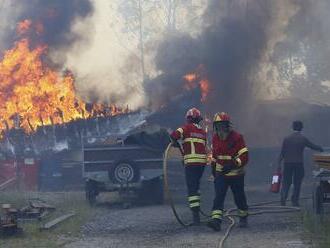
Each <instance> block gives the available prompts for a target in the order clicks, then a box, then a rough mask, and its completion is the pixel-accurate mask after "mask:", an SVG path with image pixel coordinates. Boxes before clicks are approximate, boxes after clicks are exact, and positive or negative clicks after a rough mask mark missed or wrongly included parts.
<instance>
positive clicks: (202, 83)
mask: <svg viewBox="0 0 330 248" xmlns="http://www.w3.org/2000/svg"><path fill="white" fill-rule="evenodd" d="M204 71H205V69H204V66H203V65H200V66H198V68H197V70H196V72H193V73H189V74H186V75H185V76H183V79H184V80H185V84H184V87H185V89H186V90H192V89H194V88H196V87H199V88H200V90H201V95H202V96H201V101H202V102H205V101H206V99H207V96H208V94H209V92H210V83H209V81H208V79H207V77H206V75H205V73H204Z"/></svg>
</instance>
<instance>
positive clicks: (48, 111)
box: [0, 20, 128, 132]
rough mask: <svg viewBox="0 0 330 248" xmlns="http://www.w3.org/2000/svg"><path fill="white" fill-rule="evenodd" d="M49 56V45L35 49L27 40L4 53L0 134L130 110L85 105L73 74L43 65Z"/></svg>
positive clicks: (37, 27)
mask: <svg viewBox="0 0 330 248" xmlns="http://www.w3.org/2000/svg"><path fill="white" fill-rule="evenodd" d="M31 25H32V22H31V21H28V20H25V21H23V22H21V23H19V24H18V26H17V31H18V34H24V33H26V32H27V30H28V29H29V28H30V27H31ZM34 28H35V32H36V33H38V32H41V31H42V26H40V24H38V23H37V24H36V25H34ZM46 56H47V46H46V45H37V46H35V47H33V48H32V46H31V44H30V41H29V39H28V38H26V37H25V38H22V39H21V40H19V41H17V42H16V43H15V45H14V47H13V48H12V49H10V50H7V51H6V52H5V53H4V56H3V58H2V61H0V117H1V122H0V129H1V130H0V131H3V130H4V129H8V128H12V127H14V126H16V127H17V126H19V127H21V128H23V129H24V130H25V131H27V132H31V131H35V130H36V128H37V127H38V126H41V125H48V124H61V123H66V122H70V121H72V120H76V119H79V118H84V119H86V118H91V117H95V116H112V115H115V114H118V113H122V112H127V111H128V110H127V109H120V108H117V107H115V106H112V105H103V104H93V105H89V104H86V103H85V102H84V101H82V100H81V99H80V98H79V97H78V96H77V95H76V93H75V89H74V77H73V75H72V73H70V72H69V71H65V72H63V73H59V72H58V71H56V70H53V69H52V68H51V67H49V66H48V65H47V64H46V63H45V62H44V59H45V57H46Z"/></svg>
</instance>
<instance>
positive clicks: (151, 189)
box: [139, 177, 164, 204]
mask: <svg viewBox="0 0 330 248" xmlns="http://www.w3.org/2000/svg"><path fill="white" fill-rule="evenodd" d="M163 184H164V182H163V178H162V177H157V178H154V179H151V180H148V181H144V182H143V183H142V187H141V189H140V192H139V198H140V201H141V202H142V203H153V204H163V203H164V185H163Z"/></svg>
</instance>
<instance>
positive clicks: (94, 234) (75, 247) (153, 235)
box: [65, 186, 309, 248]
mask: <svg viewBox="0 0 330 248" xmlns="http://www.w3.org/2000/svg"><path fill="white" fill-rule="evenodd" d="M263 189H264V187H263V186H259V187H257V186H254V187H251V188H249V190H248V196H249V198H250V199H251V201H250V202H256V201H255V200H256V199H259V201H260V199H262V201H267V200H274V198H272V197H273V195H270V194H269V193H268V192H265V191H263ZM276 197H277V196H276ZM227 205H228V207H231V206H232V198H231V196H230V195H229V197H228V204H227ZM177 208H178V212H179V214H180V216H182V218H183V219H184V220H185V221H189V217H190V213H189V210H188V209H187V207H186V206H185V205H180V204H178V205H177ZM103 210H104V211H103V214H101V215H97V216H95V218H94V219H93V220H92V221H90V222H89V223H86V225H84V226H83V227H82V231H83V237H82V238H81V239H77V240H71V242H70V243H67V244H66V246H65V247H66V248H85V247H86V248H87V247H100V248H110V247H111V248H112V247H114V248H115V247H125V248H130V247H132V248H133V247H218V245H219V242H220V240H221V238H222V236H223V235H224V230H225V229H226V227H227V226H228V224H229V223H227V222H226V223H224V224H223V231H221V232H219V233H217V232H214V231H212V230H210V229H209V228H207V227H206V226H204V225H202V226H193V227H189V228H184V227H181V226H180V225H179V224H178V223H177V222H176V220H175V218H174V216H173V214H172V212H171V209H170V207H169V206H168V205H162V206H135V207H132V208H130V209H120V208H118V207H110V208H107V209H103ZM301 238H302V230H301V222H300V218H299V214H297V213H281V214H264V215H258V216H251V217H250V219H249V228H248V229H240V228H234V229H233V231H232V233H231V235H230V237H229V239H228V240H227V241H226V244H225V247H242V248H249V247H251V248H252V247H253V248H255V247H274V248H276V247H279V248H286V247H287V248H305V247H309V245H308V244H306V243H303V242H302V240H301Z"/></svg>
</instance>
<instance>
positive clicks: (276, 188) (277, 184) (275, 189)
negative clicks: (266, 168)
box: [270, 170, 282, 193]
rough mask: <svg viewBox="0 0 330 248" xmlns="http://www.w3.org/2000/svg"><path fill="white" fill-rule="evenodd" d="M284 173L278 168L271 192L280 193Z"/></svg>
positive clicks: (274, 175)
mask: <svg viewBox="0 0 330 248" xmlns="http://www.w3.org/2000/svg"><path fill="white" fill-rule="evenodd" d="M281 180H282V173H281V170H277V171H276V172H275V173H274V174H273V177H272V184H271V187H270V192H272V193H278V192H280V188H281Z"/></svg>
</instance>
